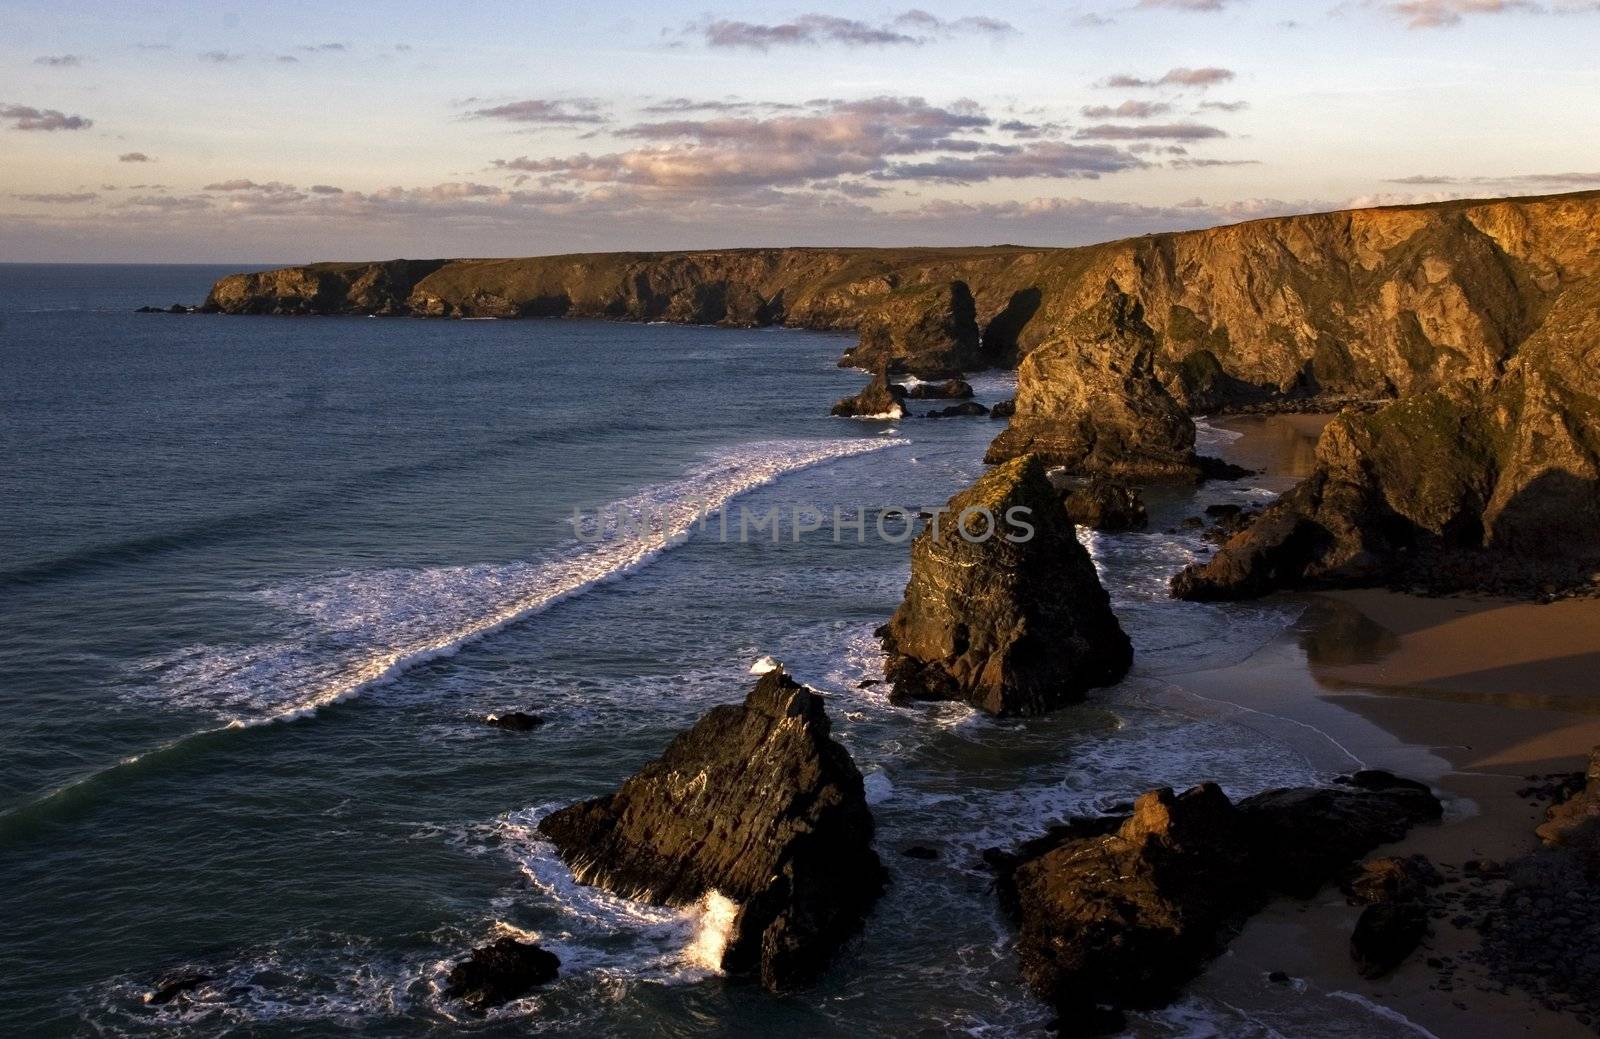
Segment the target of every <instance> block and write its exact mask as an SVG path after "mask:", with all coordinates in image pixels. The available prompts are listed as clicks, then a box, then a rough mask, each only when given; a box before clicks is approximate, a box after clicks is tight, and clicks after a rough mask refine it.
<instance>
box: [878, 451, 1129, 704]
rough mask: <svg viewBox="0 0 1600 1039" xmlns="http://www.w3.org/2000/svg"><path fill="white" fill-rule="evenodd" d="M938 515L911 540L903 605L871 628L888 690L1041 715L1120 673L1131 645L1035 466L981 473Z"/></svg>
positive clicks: (1023, 462)
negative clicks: (883, 657) (885, 658)
mask: <svg viewBox="0 0 1600 1039" xmlns="http://www.w3.org/2000/svg"><path fill="white" fill-rule="evenodd" d="M985 515H987V516H988V517H990V518H991V519H990V520H989V521H987V522H986V520H985V518H984V517H985ZM962 516H966V517H967V519H966V531H967V532H968V535H969V536H963V533H962V531H961V529H960V527H961V523H962V520H961V517H962ZM938 519H939V521H940V522H938V523H937V525H936V524H935V523H932V522H930V523H929V524H928V526H927V527H926V528H925V529H924V530H923V531H922V533H920V534H918V535H917V538H916V540H915V541H914V542H913V543H912V547H911V581H910V583H909V584H908V585H907V586H906V594H905V600H904V602H902V603H901V605H900V608H899V609H898V610H896V611H895V614H894V617H893V618H892V619H891V620H890V621H889V623H888V624H886V625H884V626H883V627H882V628H880V629H879V630H878V635H879V637H880V638H882V640H883V644H884V649H885V650H886V651H887V652H888V654H889V658H890V663H889V667H888V675H889V677H890V679H891V680H892V681H893V682H894V688H895V693H896V695H898V696H901V697H906V698H910V699H917V700H965V701H966V702H968V703H970V704H972V705H973V706H975V707H978V708H979V709H981V710H983V711H987V712H988V713H990V714H1040V713H1043V712H1045V711H1050V710H1054V709H1055V708H1057V707H1061V706H1063V705H1065V704H1068V703H1073V702H1076V701H1078V700H1081V699H1082V698H1083V695H1084V693H1085V691H1086V690H1089V689H1092V688H1096V687H1099V686H1106V685H1111V684H1113V683H1115V682H1117V681H1119V680H1120V679H1121V678H1122V676H1123V675H1125V674H1126V673H1127V671H1128V668H1129V667H1130V666H1131V664H1132V661H1133V649H1132V646H1131V644H1130V643H1129V641H1128V636H1127V635H1126V634H1124V633H1123V630H1122V627H1121V625H1120V624H1118V623H1117V618H1116V615H1115V614H1113V613H1112V612H1111V601H1110V598H1109V596H1107V595H1106V591H1105V589H1104V588H1103V587H1101V585H1100V578H1099V576H1098V575H1097V574H1096V572H1095V568H1094V563H1093V562H1092V561H1091V560H1090V559H1089V554H1088V553H1087V552H1085V551H1084V549H1083V546H1082V545H1080V544H1079V543H1078V539H1077V534H1076V532H1075V530H1074V529H1073V526H1072V524H1071V523H1070V522H1069V521H1068V520H1067V515H1066V512H1065V510H1064V509H1063V508H1062V507H1061V503H1060V499H1059V498H1058V497H1057V495H1056V491H1055V489H1054V488H1053V487H1051V485H1050V481H1049V480H1048V479H1046V477H1045V471H1044V464H1043V462H1041V461H1040V460H1039V459H1038V458H1035V457H1033V456H1031V455H1030V456H1026V457H1023V458H1019V459H1016V460H1015V461H1012V462H1008V463H1006V464H1005V465H1002V466H1000V467H998V468H996V469H993V470H991V471H989V472H988V473H986V474H985V475H984V476H983V477H982V478H981V479H979V480H978V482H977V483H975V484H974V485H973V486H971V487H969V488H967V489H966V490H964V491H962V492H961V493H959V494H957V495H956V496H955V497H953V498H951V499H950V502H949V504H948V505H947V506H946V508H945V509H944V510H943V513H942V515H941V516H940V517H938ZM1014 519H1015V520H1020V521H1021V522H1022V523H1023V524H1026V529H1024V527H1022V526H1018V525H1016V524H1014V523H1013V522H1012V521H1013V520H1014ZM990 524H992V526H991V525H990ZM986 529H987V530H989V536H988V537H986V538H984V539H983V540H979V539H978V538H979V536H981V535H983V534H984V532H985V530H986Z"/></svg>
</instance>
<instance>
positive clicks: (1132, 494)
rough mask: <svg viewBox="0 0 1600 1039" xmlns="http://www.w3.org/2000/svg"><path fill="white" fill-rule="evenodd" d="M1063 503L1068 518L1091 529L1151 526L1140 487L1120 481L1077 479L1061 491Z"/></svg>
mask: <svg viewBox="0 0 1600 1039" xmlns="http://www.w3.org/2000/svg"><path fill="white" fill-rule="evenodd" d="M1061 503H1062V505H1063V506H1064V507H1065V508H1066V510H1067V519H1068V520H1070V521H1071V522H1073V523H1076V524H1077V525H1078V526H1080V527H1088V528H1089V529H1090V530H1101V531H1107V532H1115V531H1124V530H1143V529H1145V528H1146V527H1148V526H1149V525H1150V516H1149V514H1148V513H1147V512H1146V511H1145V507H1144V498H1143V497H1141V496H1140V494H1139V489H1138V488H1137V487H1134V486H1132V485H1131V484H1127V483H1123V482H1122V481H1120V480H1111V479H1107V478H1105V477H1090V478H1088V479H1083V480H1074V481H1073V482H1072V483H1070V484H1069V485H1068V486H1067V489H1066V491H1065V493H1064V494H1062V496H1061Z"/></svg>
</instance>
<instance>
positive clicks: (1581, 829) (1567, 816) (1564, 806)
mask: <svg viewBox="0 0 1600 1039" xmlns="http://www.w3.org/2000/svg"><path fill="white" fill-rule="evenodd" d="M1534 832H1535V833H1537V834H1538V835H1539V839H1540V840H1542V841H1544V842H1545V843H1547V844H1558V845H1568V846H1574V847H1583V848H1586V849H1600V747H1595V748H1594V750H1592V751H1590V752H1589V768H1588V770H1587V771H1586V772H1585V773H1584V787H1583V789H1582V790H1580V791H1578V792H1576V793H1574V794H1572V795H1571V796H1569V797H1567V798H1566V799H1565V800H1563V801H1560V802H1558V803H1557V804H1553V805H1551V806H1550V807H1549V808H1548V809H1546V811H1545V821H1544V822H1543V823H1541V824H1539V826H1538V828H1537V829H1536V830H1535V831H1534Z"/></svg>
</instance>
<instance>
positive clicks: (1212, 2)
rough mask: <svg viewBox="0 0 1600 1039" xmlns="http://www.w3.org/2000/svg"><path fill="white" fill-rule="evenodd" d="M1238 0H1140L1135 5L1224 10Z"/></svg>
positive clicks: (1173, 9) (1179, 9) (1175, 8)
mask: <svg viewBox="0 0 1600 1039" xmlns="http://www.w3.org/2000/svg"><path fill="white" fill-rule="evenodd" d="M1235 2H1237V0H1139V2H1138V3H1137V4H1135V5H1134V6H1135V7H1145V8H1150V7H1159V8H1163V9H1166V10H1171V11H1223V10H1226V9H1227V7H1228V5H1229V4H1230V3H1235Z"/></svg>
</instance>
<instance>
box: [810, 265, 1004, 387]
mask: <svg viewBox="0 0 1600 1039" xmlns="http://www.w3.org/2000/svg"><path fill="white" fill-rule="evenodd" d="M860 333H861V340H860V342H858V343H857V344H856V345H855V346H854V347H852V348H851V349H850V350H849V351H848V352H846V354H845V355H844V358H843V359H842V360H841V361H840V362H839V363H840V364H841V365H848V366H851V367H856V368H873V367H876V366H877V365H879V364H883V363H886V362H892V363H893V364H894V365H895V366H896V367H898V368H901V369H903V370H905V371H907V372H910V373H911V374H912V375H916V376H919V377H922V378H929V379H946V378H949V375H950V373H951V372H958V371H973V370H975V369H979V368H987V367H988V366H989V364H988V361H987V360H986V359H985V358H984V355H983V351H982V348H981V346H980V338H981V336H980V334H979V331H978V310H977V304H976V302H975V301H974V300H973V298H972V290H971V289H969V288H968V287H967V283H966V282H964V281H952V282H946V283H943V284H934V285H914V286H911V287H909V288H905V289H899V290H896V291H893V292H891V293H889V294H888V295H887V296H885V297H883V299H882V300H880V301H878V302H877V303H875V304H874V305H873V306H872V308H871V309H870V310H869V311H868V312H867V313H866V316H865V317H863V318H862V319H861V326H860Z"/></svg>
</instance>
